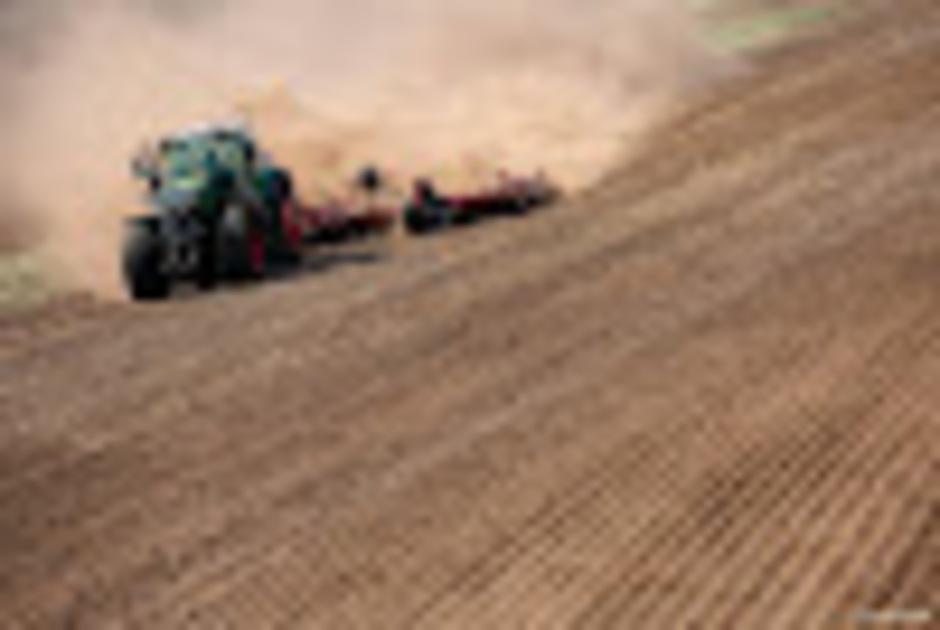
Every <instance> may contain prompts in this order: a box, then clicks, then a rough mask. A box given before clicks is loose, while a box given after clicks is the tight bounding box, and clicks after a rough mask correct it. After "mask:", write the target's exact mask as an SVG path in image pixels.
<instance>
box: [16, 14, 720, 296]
mask: <svg viewBox="0 0 940 630" xmlns="http://www.w3.org/2000/svg"><path fill="white" fill-rule="evenodd" d="M0 41H2V42H3V43H2V44H0V78H2V80H3V86H4V88H3V93H2V98H0V117H2V118H0V121H2V122H0V124H2V132H3V135H4V137H5V138H7V142H6V144H5V146H4V147H3V148H2V151H3V154H2V156H0V157H3V158H4V163H5V164H8V165H10V166H9V168H8V169H5V170H6V172H5V173H4V175H3V180H6V181H4V184H6V185H5V186H4V190H5V191H8V193H7V194H5V195H4V200H3V204H4V205H2V206H0V232H2V231H7V232H8V233H11V232H14V231H16V230H18V229H19V228H18V227H17V226H23V225H31V226H32V225H37V224H39V225H41V226H42V230H41V233H42V238H40V239H38V245H37V247H39V248H40V250H41V251H42V252H43V254H44V255H45V256H46V257H47V259H48V260H49V261H51V264H52V265H54V267H55V268H56V269H57V270H58V271H59V272H61V273H64V274H67V275H68V277H69V278H70V280H71V281H73V282H75V283H77V284H78V285H80V286H82V287H85V288H92V289H95V290H97V291H98V292H102V293H107V294H115V293H116V292H117V287H118V281H117V280H118V279H117V265H116V261H117V258H118V252H119V239H120V230H121V221H120V218H121V217H122V216H124V215H127V214H130V213H133V212H134V211H135V210H136V209H138V208H139V207H140V206H141V204H142V202H141V199H140V198H139V191H138V190H136V189H135V187H134V183H133V182H132V181H131V179H130V177H129V171H128V159H129V157H130V156H131V155H132V154H133V153H134V151H135V150H136V149H137V148H138V147H139V146H140V144H141V143H142V142H143V141H144V140H146V139H152V138H154V137H156V136H158V135H159V134H161V133H163V132H166V131H172V130H175V129H177V128H180V127H185V126H188V125H192V124H193V123H198V122H203V121H241V122H245V123H247V124H248V125H249V126H251V127H252V128H253V129H254V130H255V131H256V132H257V133H258V135H259V136H260V137H261V138H262V140H263V141H264V142H265V144H266V145H267V146H269V147H270V148H271V149H272V150H273V152H274V153H275V155H276V156H277V157H278V158H279V159H280V160H282V161H283V162H285V163H286V164H287V165H288V166H290V167H292V168H293V169H295V171H296V173H295V176H296V178H297V180H298V186H299V188H300V190H301V192H302V193H303V194H304V195H306V196H307V197H308V198H311V199H316V198H317V197H322V196H325V195H336V194H340V191H341V190H342V185H343V182H345V181H346V180H347V179H348V178H349V177H350V175H351V174H352V173H353V172H354V170H355V169H356V168H357V167H358V166H360V165H362V164H364V163H372V164H376V165H378V166H380V167H382V168H385V169H387V171H388V172H390V173H391V174H392V175H393V176H395V178H396V179H397V180H398V181H400V182H406V181H408V179H409V178H411V177H413V176H415V175H417V174H430V175H433V176H435V177H438V178H439V179H441V180H442V181H443V182H446V183H447V185H449V186H452V187H458V186H465V185H470V184H472V183H475V182H477V181H479V180H481V179H485V178H487V177H489V176H490V175H491V174H492V173H493V172H494V171H496V170H497V169H501V168H505V169H511V170H519V171H533V170H536V169H544V170H545V171H546V172H548V173H549V174H550V175H551V176H553V177H554V178H556V179H558V180H559V181H560V182H561V183H562V184H563V185H564V186H566V187H567V188H569V189H577V188H579V187H582V186H586V185H589V184H590V183H591V182H592V181H594V180H595V179H597V178H599V177H600V176H602V175H603V174H604V172H605V171H606V170H607V169H608V168H609V167H610V166H611V165H612V163H613V162H614V161H615V160H617V159H618V158H619V157H620V156H621V155H622V154H623V152H624V151H625V150H626V149H627V147H628V146H629V138H630V137H631V135H633V134H637V133H639V132H641V131H642V130H643V128H644V127H646V126H647V125H648V124H649V123H650V122H651V121H652V120H654V119H655V118H656V116H657V115H659V114H660V113H661V112H662V111H664V109H666V108H668V107H669V105H670V103H672V102H673V101H674V99H675V98H676V97H677V95H678V94H681V93H682V90H683V89H684V88H685V86H687V85H688V84H689V83H690V81H698V80H699V79H701V77H703V76H708V75H709V74H710V73H712V72H714V71H715V68H716V64H720V63H722V62H720V61H718V60H716V59H714V58H713V56H712V55H711V54H710V53H707V52H705V48H704V47H703V46H702V45H701V44H700V41H699V33H698V28H697V25H696V23H695V21H694V19H693V18H692V17H691V16H690V15H689V14H687V13H686V12H685V11H684V10H683V9H682V8H681V7H680V6H679V4H678V3H672V2H668V1H663V0H619V1H618V0H449V1H448V2H439V1H437V0H397V1H396V2H383V1H380V0H346V1H342V2H341V1H338V0H201V1H193V0H188V1H186V0H124V1H120V0H81V1H79V0H0ZM0 181H2V180H0ZM23 217H28V220H25V221H24V220H23ZM30 229H31V230H32V228H30ZM34 232H36V230H32V231H31V232H30V233H31V234H32V233H34ZM20 240H21V239H20Z"/></svg>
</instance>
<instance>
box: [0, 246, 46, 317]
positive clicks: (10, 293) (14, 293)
mask: <svg viewBox="0 0 940 630" xmlns="http://www.w3.org/2000/svg"><path fill="white" fill-rule="evenodd" d="M55 288H56V287H55V286H54V284H53V283H52V282H51V281H50V280H49V278H48V276H47V275H46V274H45V273H44V272H43V268H42V265H41V264H40V262H39V260H38V259H37V258H36V256H35V255H30V254H4V255H0V311H11V310H16V309H20V308H28V307H30V306H35V305H37V304H40V303H42V302H43V301H45V300H46V299H48V298H49V297H50V296H51V295H52V294H53V293H54V292H55Z"/></svg>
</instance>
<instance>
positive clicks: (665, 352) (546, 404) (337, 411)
mask: <svg viewBox="0 0 940 630" xmlns="http://www.w3.org/2000/svg"><path fill="white" fill-rule="evenodd" d="M878 6H881V7H884V8H882V9H879V8H877V7H878ZM875 7H876V8H875V9H873V10H872V11H873V14H872V17H871V19H868V20H865V21H860V22H859V23H857V24H854V25H852V26H851V27H849V28H846V29H844V30H843V31H842V32H840V33H839V34H837V35H835V36H833V37H832V38H830V39H827V40H826V41H825V42H817V43H814V44H809V45H807V46H804V47H802V48H800V49H798V50H788V51H787V52H786V53H785V54H780V55H776V56H767V57H766V58H764V59H762V60H761V61H760V62H759V64H760V65H758V66H757V67H756V68H755V71H754V72H753V73H752V74H749V75H748V76H741V77H739V78H736V79H734V80H732V81H730V82H728V83H727V84H725V85H724V86H722V87H721V88H719V89H717V90H715V91H713V93H711V94H709V95H707V96H705V97H702V98H701V99H700V100H699V101H698V102H696V103H694V104H690V105H689V107H688V109H687V111H685V112H684V113H682V114H680V115H678V116H677V118H676V119H675V120H673V121H671V123H670V124H669V125H667V126H666V127H665V128H664V129H662V130H661V131H660V132H658V133H656V134H654V135H653V137H651V138H650V139H649V146H648V147H647V148H646V149H644V150H643V151H640V152H639V154H638V155H637V157H636V158H635V159H634V160H632V161H631V162H630V163H629V164H625V165H624V166H623V168H622V169H621V170H620V171H619V172H616V173H613V174H612V175H611V176H610V177H608V178H607V180H606V181H605V183H604V184H603V185H601V186H599V187H597V188H596V189H595V190H593V191H591V192H590V193H589V194H587V195H585V196H584V197H583V198H580V199H577V200H574V201H573V202H571V203H569V204H567V205H565V206H564V207H561V208H558V209H557V210H553V211H550V212H546V213H544V214H541V215H538V216H535V217H533V218H531V219H530V220H526V221H514V222H499V223H491V224H488V225H484V226H480V227H479V228H474V229H472V230H468V231H464V232H461V233H452V234H448V235H446V236H444V237H442V238H439V239H435V240H430V241H421V242H417V241H409V242H405V243H402V244H401V245H400V248H399V251H397V252H396V255H395V256H393V257H391V258H390V259H389V260H387V261H384V262H383V263H382V264H377V265H355V266H354V265H349V266H346V267H335V268H333V269H331V270H330V272H329V273H323V274H314V275H310V276H307V277H302V278H297V279H293V280H290V281H285V282H280V283H278V282H275V283H271V284H268V285H264V286H261V287H256V288H252V289H250V290H245V291H230V292H225V293H220V294H218V295H215V296H212V297H210V298H207V299H187V300H182V301H178V302H175V303H170V304H166V305H160V306H156V307H147V308H143V307H133V306H98V305H93V304H88V303H85V302H81V301H78V302H65V303H62V304H60V305H58V306H53V307H50V310H48V311H46V312H45V313H43V314H41V315H39V316H38V319H35V320H33V321H29V322H27V321H25V320H24V319H22V318H18V319H11V320H8V321H6V322H0V339H2V340H3V344H2V346H0V417H2V418H3V420H2V422H0V611H2V619H3V625H4V627H9V628H94V629H98V628H119V627H120V628H123V627H128V628H185V627H191V628H246V629H250V630H256V629H259V628H330V629H333V628H432V629H440V628H448V629H449V628H471V629H478V628H540V629H541V628H653V629H658V628H787V629H789V628H801V629H802V628H807V629H810V628H841V627H846V628H848V627H856V626H858V625H860V623H861V617H860V616H859V615H860V613H861V611H864V610H873V609H874V610H885V609H909V610H924V609H931V608H932V610H933V611H934V614H935V615H936V614H940V601H938V599H937V595H938V593H940V576H938V571H937V555H936V554H937V545H938V533H937V522H938V517H937V510H938V495H937V488H938V487H940V484H938V478H937V470H938V469H937V453H936V444H937V440H938V438H940V435H938V424H937V416H938V409H940V389H938V388H937V386H936V384H937V380H938V378H940V212H938V206H940V185H938V184H937V173H940V64H937V62H936V61H937V59H938V56H940V38H938V37H937V32H938V28H940V8H938V7H937V5H936V3H935V2H933V1H931V0H907V1H905V2H904V3H891V2H883V3H875ZM883 627H890V626H883ZM894 627H902V626H900V625H897V626H894ZM905 627H906V626H905Z"/></svg>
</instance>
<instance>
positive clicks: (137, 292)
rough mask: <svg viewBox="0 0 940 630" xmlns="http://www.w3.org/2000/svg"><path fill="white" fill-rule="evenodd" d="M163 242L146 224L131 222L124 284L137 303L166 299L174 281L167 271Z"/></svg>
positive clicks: (127, 232) (124, 266)
mask: <svg viewBox="0 0 940 630" xmlns="http://www.w3.org/2000/svg"><path fill="white" fill-rule="evenodd" d="M163 254H164V251H163V241H162V239H161V237H160V235H159V233H158V232H157V231H156V230H154V229H152V228H151V227H150V226H148V225H146V224H144V223H130V224H128V227H127V231H126V233H125V236H124V252H123V261H122V262H123V271H124V283H125V284H126V286H127V289H128V291H129V292H130V295H131V297H132V298H133V299H135V300H163V299H166V298H167V297H168V296H169V295H170V286H171V281H170V277H169V276H168V275H167V273H166V271H165V270H164V269H163Z"/></svg>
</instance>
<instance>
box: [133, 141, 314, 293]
mask: <svg viewBox="0 0 940 630" xmlns="http://www.w3.org/2000/svg"><path fill="white" fill-rule="evenodd" d="M133 172H134V175H135V176H136V177H138V178H140V179H141V180H143V181H144V182H146V186H147V193H146V199H147V203H148V205H149V207H150V212H148V213H147V214H144V215H141V216H135V217H132V218H131V219H129V220H128V222H127V226H126V233H125V240H124V251H123V274H124V281H125V284H126V286H127V288H128V291H129V293H130V295H131V297H132V298H134V299H136V300H159V299H165V298H167V297H168V296H169V295H170V292H171V290H172V286H173V284H174V282H176V281H179V280H190V281H195V283H196V284H197V286H199V287H200V288H201V289H210V288H212V287H214V286H216V284H217V283H218V282H219V281H220V280H245V279H257V278H261V277H263V276H264V275H265V273H266V271H267V270H268V268H269V266H270V264H271V263H274V262H282V263H295V262H297V261H298V260H299V259H300V256H301V245H302V235H301V231H300V227H299V225H298V221H297V216H296V204H294V202H293V191H292V183H291V178H290V175H289V174H288V173H287V171H285V170H284V169H282V168H279V167H277V166H276V165H274V164H273V163H272V162H271V161H270V160H268V159H267V158H266V157H265V156H263V155H262V154H261V153H260V151H259V149H258V147H257V144H256V142H255V140H254V139H253V138H252V137H251V135H250V134H249V133H248V132H247V131H245V130H244V129H241V128H238V127H209V128H205V129H200V130H194V131H190V132H187V133H183V134H178V135H174V136H170V137H166V138H163V139H162V140H160V141H159V142H158V143H157V144H156V146H153V147H148V148H147V149H145V150H144V151H142V152H141V153H140V154H139V155H138V156H137V157H136V158H135V159H134V161H133Z"/></svg>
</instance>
